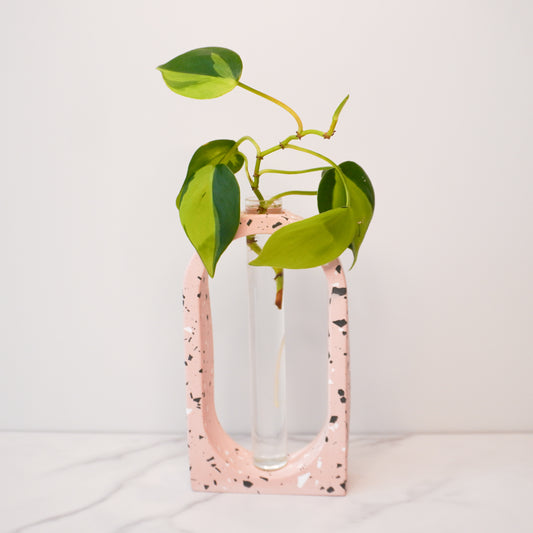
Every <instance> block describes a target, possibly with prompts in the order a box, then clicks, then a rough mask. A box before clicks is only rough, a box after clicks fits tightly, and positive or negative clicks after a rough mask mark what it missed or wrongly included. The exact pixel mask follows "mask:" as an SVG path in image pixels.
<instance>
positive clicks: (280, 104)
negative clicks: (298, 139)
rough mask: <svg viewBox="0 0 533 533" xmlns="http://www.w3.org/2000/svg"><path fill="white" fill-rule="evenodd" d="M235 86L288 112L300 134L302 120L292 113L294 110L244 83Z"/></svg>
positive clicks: (294, 112)
mask: <svg viewBox="0 0 533 533" xmlns="http://www.w3.org/2000/svg"><path fill="white" fill-rule="evenodd" d="M237 85H238V86H239V87H241V88H242V89H246V90H247V91H250V92H251V93H253V94H256V95H257V96H261V97H262V98H266V99H267V100H270V101H271V102H273V103H274V104H277V105H279V106H280V107H282V108H283V109H285V111H287V112H289V113H290V114H291V115H292V116H293V118H294V120H296V123H297V124H298V130H297V131H298V134H301V133H302V131H303V129H304V126H303V124H302V119H301V118H300V117H299V116H298V114H297V113H296V111H294V109H292V108H290V107H289V106H288V105H287V104H284V103H283V102H282V101H281V100H278V99H277V98H274V97H273V96H269V95H268V94H265V93H263V92H261V91H258V90H257V89H253V88H252V87H250V86H248V85H245V84H244V83H242V82H240V81H239V82H237Z"/></svg>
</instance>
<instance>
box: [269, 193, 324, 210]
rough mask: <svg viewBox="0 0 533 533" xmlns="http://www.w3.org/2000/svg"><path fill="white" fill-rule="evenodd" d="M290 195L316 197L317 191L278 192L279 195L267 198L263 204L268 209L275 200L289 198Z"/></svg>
mask: <svg viewBox="0 0 533 533" xmlns="http://www.w3.org/2000/svg"><path fill="white" fill-rule="evenodd" d="M291 194H300V195H302V196H316V195H317V194H318V191H285V192H280V193H279V194H275V195H274V196H272V197H271V198H269V199H268V200H267V201H266V203H265V207H267V208H268V207H270V206H271V205H272V204H273V203H274V201H275V200H277V199H278V198H282V197H283V196H289V195H291Z"/></svg>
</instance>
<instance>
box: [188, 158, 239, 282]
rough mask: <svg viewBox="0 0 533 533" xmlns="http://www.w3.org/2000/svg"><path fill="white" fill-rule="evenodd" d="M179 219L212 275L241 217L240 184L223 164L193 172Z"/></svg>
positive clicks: (204, 167) (208, 166) (207, 166)
mask: <svg viewBox="0 0 533 533" xmlns="http://www.w3.org/2000/svg"><path fill="white" fill-rule="evenodd" d="M179 210H180V220H181V224H182V226H183V229H184V230H185V233H186V234H187V237H189V240H190V241H191V243H192V245H193V246H194V247H195V248H196V251H197V252H198V255H199V256H200V258H201V259H202V262H203V263H204V265H205V268H206V269H207V272H208V273H209V275H210V276H211V277H213V276H214V274H215V268H216V265H217V262H218V260H219V259H220V256H221V255H222V252H223V251H224V250H225V249H226V248H227V247H228V245H229V244H230V242H231V241H232V240H233V237H235V233H236V232H237V228H238V227H239V220H240V192H239V184H238V183H237V180H236V179H235V176H234V175H233V172H231V170H230V169H229V168H228V167H227V166H226V165H221V164H219V165H206V166H203V167H202V168H200V169H198V170H197V171H196V172H195V173H194V187H189V188H188V189H187V190H186V191H185V192H184V193H183V195H182V198H181V202H180V207H179Z"/></svg>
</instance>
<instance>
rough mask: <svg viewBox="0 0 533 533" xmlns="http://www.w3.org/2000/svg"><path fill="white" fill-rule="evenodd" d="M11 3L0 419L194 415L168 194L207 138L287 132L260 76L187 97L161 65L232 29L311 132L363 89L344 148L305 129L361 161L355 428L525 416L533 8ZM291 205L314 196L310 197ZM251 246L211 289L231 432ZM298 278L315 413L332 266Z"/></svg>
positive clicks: (240, 420) (487, 427)
mask: <svg viewBox="0 0 533 533" xmlns="http://www.w3.org/2000/svg"><path fill="white" fill-rule="evenodd" d="M0 6H1V7H0V39H1V40H2V42H1V47H0V54H1V56H2V57H1V65H2V80H3V81H2V83H1V85H0V106H1V110H2V114H1V125H2V127H1V133H0V135H1V137H0V150H1V159H0V161H1V163H0V164H1V176H0V178H1V182H0V183H1V190H0V202H1V205H0V216H1V223H0V235H1V252H2V260H1V262H0V286H1V300H0V328H1V338H0V358H1V359H0V365H1V367H0V428H3V429H22V430H116V431H130V430H135V431H176V430H180V431H181V430H183V429H184V427H185V416H184V386H183V381H184V375H183V362H182V345H181V342H182V341H181V336H182V335H181V318H182V317H181V309H180V306H179V300H180V285H181V279H182V276H183V273H184V270H185V267H186V264H187V262H188V259H189V257H190V256H191V253H192V248H191V246H190V244H189V243H188V242H187V241H186V239H185V237H184V234H183V232H182V230H181V229H180V228H179V226H178V218H177V211H176V209H175V207H174V198H175V195H176V192H177V190H178V188H179V184H180V181H181V179H182V178H183V175H184V170H185V168H186V165H187V162H188V159H189V158H190V156H191V155H192V153H193V151H194V150H195V148H196V147H197V146H198V145H200V144H202V143H204V142H206V141H208V140H211V139H216V138H238V137H240V136H241V135H243V134H250V135H253V136H254V137H256V138H257V140H258V141H259V142H260V143H261V144H262V145H263V146H270V145H272V144H274V143H276V142H277V141H279V140H280V138H282V137H285V136H286V135H287V134H290V133H292V132H293V130H294V124H293V121H292V119H291V117H290V116H289V115H286V114H284V112H283V111H281V110H278V109H277V108H275V107H274V106H272V105H271V104H269V103H268V102H266V101H262V100H261V99H258V98H256V97H254V96H253V95H251V94H248V93H244V91H241V90H239V89H238V90H235V91H234V92H232V93H230V94H228V95H226V96H225V97H223V98H221V99H217V100H211V101H203V102H201V101H194V100H189V99H184V98H181V97H179V96H177V95H175V94H173V93H171V92H170V91H168V89H166V87H165V86H164V84H163V83H162V81H161V78H160V75H159V73H158V72H156V71H155V70H154V69H155V67H156V66H157V65H158V64H161V63H163V62H165V61H167V60H169V59H170V58H172V57H174V56H175V55H178V54H179V53H182V52H184V51H186V50H189V49H192V48H195V47H199V46H209V45H219V46H225V47H228V48H231V49H234V50H236V51H237V52H238V53H240V55H241V57H242V59H243V62H244V74H243V78H242V81H244V82H245V83H247V84H249V85H252V86H254V87H257V88H259V89H261V90H264V91H266V92H269V93H270V94H272V95H274V96H277V97H278V98H281V99H283V100H285V101H286V102H287V103H289V104H290V105H293V106H294V107H295V108H296V109H297V110H298V111H299V113H300V115H301V116H302V117H303V119H304V125H305V126H306V127H313V128H314V127H316V128H326V127H327V125H328V122H329V118H330V115H331V112H332V110H333V109H334V108H335V106H336V105H337V103H338V102H339V101H340V100H341V99H342V98H343V97H344V95H345V94H347V93H348V92H349V93H350V94H351V99H350V101H349V103H348V105H347V107H346V108H345V111H344V112H343V116H342V119H341V121H340V123H339V126H338V128H337V135H336V136H335V137H334V139H333V141H331V142H329V143H325V141H320V140H318V141H315V142H313V143H311V145H312V146H315V147H321V148H322V149H323V150H324V151H326V152H327V154H328V155H330V156H331V157H332V158H334V159H336V160H338V161H343V160H345V159H353V160H355V161H357V162H359V163H360V164H361V165H362V166H363V167H364V168H365V169H366V170H367V172H368V173H369V175H370V176H371V178H372V180H373V182H374V186H375V189H376V195H377V204H376V213H375V219H374V222H373V225H372V226H371V228H370V230H369V233H368V236H367V241H366V242H365V244H364V245H363V248H362V250H361V253H360V259H359V262H358V265H357V267H356V268H355V269H354V270H353V271H351V272H350V273H349V276H348V282H349V285H350V299H351V325H350V333H351V338H352V370H353V377H352V379H353V381H352V386H353V403H352V411H353V418H352V429H353V430H354V431H357V432H362V431H377V432H381V431H383V432H385V431H511V430H512V431H530V430H533V387H532V376H533V328H532V327H531V326H532V303H531V302H532V301H533V275H532V270H533V252H532V242H533V230H532V227H533V214H532V212H531V205H532V200H533V185H532V180H533V155H532V141H533V125H532V124H533V103H532V95H533V76H532V62H531V61H532V59H531V58H532V57H533V34H532V32H531V27H532V23H533V4H532V3H531V2H529V1H528V0H523V1H504V0H501V1H473V0H470V1H458V0H457V1H451V2H443V1H421V0H420V1H413V0H406V1H403V2H395V1H391V0H389V1H380V2H361V1H353V0H352V1H347V0H346V1H332V2H323V1H314V0H306V1H292V2H287V1H279V0H275V1H270V2H250V1H244V0H226V1H225V2H218V1H217V2H215V1H210V2H178V1H170V0H167V1H164V0H158V1H152V2H141V1H131V0H128V1H126V0H120V1H111V2H109V1H103V0H99V1H91V2H67V1H50V0H49V1H46V2H39V1H37V0H33V1H28V0H21V1H16V2H15V1H3V2H1V3H0ZM287 159H288V154H286V153H283V154H280V155H279V159H278V160H277V161H278V164H284V162H285V161H286V160H287ZM314 164H315V162H314V161H309V160H308V159H306V158H302V159H299V158H297V160H296V161H294V162H293V163H291V165H292V166H293V167H294V168H298V167H302V166H305V165H310V166H313V165H314ZM290 179H291V182H292V183H294V184H295V185H297V186H300V187H308V186H309V185H310V183H316V178H310V177H309V176H306V177H303V178H294V179H293V178H290ZM272 181H273V182H274V181H275V180H274V178H272ZM241 183H242V185H243V186H244V185H245V184H244V180H242V181H241ZM277 183H281V181H278V182H277ZM286 206H288V207H289V208H290V209H291V210H293V211H297V212H299V213H302V214H310V213H311V212H312V209H313V200H311V199H305V200H303V201H302V202H298V201H296V202H295V201H287V202H286ZM242 253H243V251H242V250H238V249H233V248H232V249H230V252H229V254H228V255H227V257H225V258H224V259H223V260H222V262H221V265H220V272H219V275H220V278H218V275H217V279H216V280H215V282H216V283H215V286H214V287H213V290H214V291H215V295H214V298H215V303H216V308H215V310H214V313H215V314H214V318H215V321H216V322H215V324H216V330H215V341H216V342H217V405H218V408H219V410H220V413H221V417H222V419H223V423H224V425H225V427H226V428H227V429H228V430H229V431H245V430H246V429H247V425H248V417H249V407H248V399H247V363H246V354H245V340H244V338H243V337H242V335H243V332H244V331H245V326H244V322H243V319H244V312H243V310H242V305H241V304H242V302H243V301H244V297H245V287H244V286H243V281H242V277H243V275H244V272H245V269H244V260H243V258H242ZM347 262H348V256H347V257H346V259H345V263H347ZM291 278H292V280H293V281H292V284H291V288H290V292H291V295H292V297H293V303H292V304H288V308H289V318H290V320H291V324H292V325H293V331H294V333H293V334H292V336H291V338H290V339H289V346H290V347H291V349H290V350H289V367H290V379H291V384H292V385H293V386H291V390H290V394H289V396H290V398H291V408H290V417H291V429H292V430H312V429H316V428H317V427H318V426H319V425H320V422H321V420H322V418H321V417H322V416H323V408H322V407H321V404H322V400H323V383H324V382H323V379H322V378H323V367H324V364H323V357H324V354H323V352H322V351H321V350H322V347H323V345H324V343H325V341H324V338H323V329H321V328H323V326H321V325H320V322H319V319H320V315H321V313H322V312H321V311H320V310H317V305H318V304H317V302H319V301H321V298H322V297H323V295H322V292H321V290H322V286H321V285H320V284H321V283H322V280H321V278H320V273H319V272H310V273H306V274H305V276H304V277H303V278H302V279H300V278H299V277H295V276H294V275H292V276H291ZM310 287H311V289H310ZM232 295H234V296H232ZM232 298H234V299H235V302H236V304H237V308H238V311H235V320H233V317H232V313H233V312H232V311H230V307H228V306H227V304H228V301H229V300H231V299H232ZM299 300H300V301H301V305H299V304H298V303H297V301H299ZM225 306H226V307H225ZM306 319H309V320H310V321H311V322H310V325H309V326H304V325H303V324H305V320H306ZM297 337H300V339H299V340H297ZM302 376H304V377H305V376H309V382H308V383H307V382H306V381H305V380H304V379H303V378H302ZM296 387H301V388H298V389H297V388H296ZM315 388H316V390H318V391H319V393H315V392H313V391H314V389H315Z"/></svg>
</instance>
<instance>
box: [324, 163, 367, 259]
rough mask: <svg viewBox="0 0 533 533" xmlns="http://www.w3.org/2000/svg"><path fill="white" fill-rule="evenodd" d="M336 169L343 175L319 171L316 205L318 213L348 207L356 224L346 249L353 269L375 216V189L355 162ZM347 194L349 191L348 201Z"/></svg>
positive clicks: (330, 171)
mask: <svg viewBox="0 0 533 533" xmlns="http://www.w3.org/2000/svg"><path fill="white" fill-rule="evenodd" d="M339 167H340V169H341V171H342V175H339V173H338V172H337V171H336V170H335V169H334V168H330V169H328V170H325V171H323V172H322V179H321V181H320V184H319V186H318V195H317V203H318V210H319V211H320V212H321V213H324V212H328V211H329V210H330V209H334V208H338V207H342V206H347V205H348V204H349V208H350V211H351V213H352V216H353V218H354V221H355V224H356V226H355V228H356V229H355V232H354V235H353V239H352V241H351V242H350V246H349V248H350V250H351V251H352V253H353V263H352V267H353V265H354V264H355V261H356V259H357V253H358V251H359V247H360V246H361V243H362V242H363V239H364V236H365V234H366V231H367V229H368V225H369V224H370V221H371V219H372V215H373V213H374V204H375V199H374V188H373V187H372V183H371V182H370V179H369V177H368V176H367V174H366V172H365V171H364V170H363V169H362V168H361V167H360V166H359V165H358V164H357V163H354V162H353V161H345V162H344V163H341V164H340V165H339ZM346 192H348V197H349V201H348V200H347V197H346Z"/></svg>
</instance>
